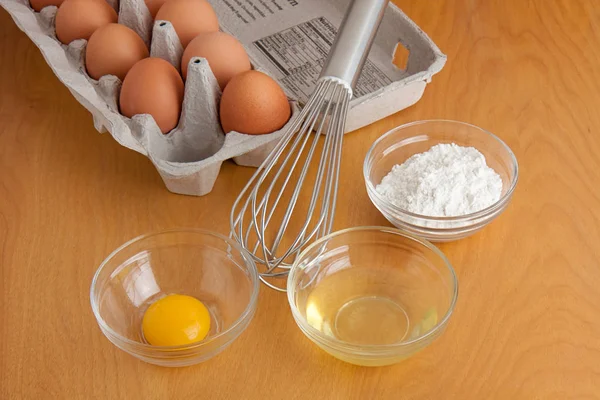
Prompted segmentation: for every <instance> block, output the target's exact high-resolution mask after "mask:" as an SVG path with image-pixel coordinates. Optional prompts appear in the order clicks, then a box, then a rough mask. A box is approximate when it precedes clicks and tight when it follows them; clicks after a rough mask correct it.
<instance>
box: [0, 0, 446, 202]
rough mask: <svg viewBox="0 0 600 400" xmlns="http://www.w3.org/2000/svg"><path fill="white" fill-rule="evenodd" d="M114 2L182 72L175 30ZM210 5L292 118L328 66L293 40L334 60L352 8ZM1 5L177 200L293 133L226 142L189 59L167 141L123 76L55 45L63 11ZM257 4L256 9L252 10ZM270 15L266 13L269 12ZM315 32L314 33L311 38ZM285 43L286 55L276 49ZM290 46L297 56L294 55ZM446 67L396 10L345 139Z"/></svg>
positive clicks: (234, 135) (284, 2) (212, 93)
mask: <svg viewBox="0 0 600 400" xmlns="http://www.w3.org/2000/svg"><path fill="white" fill-rule="evenodd" d="M107 2H108V3H109V4H110V5H111V6H112V7H113V8H115V10H117V11H118V15H119V20H118V22H119V23H121V24H123V25H126V26H128V27H129V28H131V29H133V30H134V31H135V32H137V33H138V34H139V35H140V37H141V38H142V39H143V40H144V42H145V43H146V44H147V45H148V47H149V49H150V55H151V56H153V57H160V58H163V59H165V60H167V61H169V62H170V63H171V64H172V65H174V66H175V67H176V68H177V69H179V68H180V60H181V56H182V53H183V48H182V46H181V44H180V42H179V39H178V37H177V34H176V33H175V30H174V28H173V26H172V25H171V24H170V23H169V22H168V21H160V20H156V21H153V20H152V17H151V15H150V12H149V10H148V9H147V7H146V5H145V3H144V1H143V0H121V1H120V2H118V1H117V0H107ZM210 3H211V4H212V5H213V8H214V9H215V12H216V13H217V16H218V18H219V22H220V26H221V29H222V30H223V31H225V32H227V33H230V34H232V35H234V36H236V37H237V38H238V39H239V40H240V41H241V42H242V44H243V45H244V47H245V48H246V50H247V52H248V55H249V57H250V60H251V63H252V66H253V68H254V69H256V70H260V71H262V72H265V73H267V74H269V75H271V76H272V77H274V78H275V79H277V80H278V81H279V83H280V84H281V85H282V87H283V89H284V91H285V92H286V94H287V95H288V98H289V100H290V105H291V107H292V119H293V118H294V117H295V116H296V115H297V114H298V112H299V110H300V108H301V105H302V103H303V102H304V101H305V100H306V98H307V96H308V94H309V93H310V91H311V85H314V83H315V81H316V77H317V76H318V75H317V74H318V69H320V66H321V65H320V64H322V61H323V59H322V58H319V57H314V55H313V54H312V53H314V51H312V53H311V52H310V51H306V46H305V45H303V46H301V47H298V48H293V46H294V44H293V43H291V42H290V41H289V40H288V39H289V38H292V37H294V35H296V36H298V35H316V36H314V38H316V39H314V38H313V39H311V38H310V37H309V39H310V40H311V41H312V42H314V45H315V46H316V47H317V48H318V49H319V50H320V51H321V52H322V53H326V51H323V50H324V49H323V48H324V47H326V45H330V44H331V40H332V38H333V36H334V35H335V27H336V26H339V23H340V22H341V18H342V16H343V11H344V9H345V7H346V6H347V4H348V1H347V0H333V1H329V2H327V1H325V2H323V1H321V0H297V1H296V0H294V1H291V0H273V1H272V2H270V3H268V2H264V1H258V0H246V2H244V3H243V2H239V1H231V0H212V1H210ZM0 5H2V7H3V8H5V9H6V10H7V11H8V13H9V14H10V15H11V16H12V18H13V20H14V21H15V23H16V24H17V26H18V27H19V28H20V29H21V30H22V31H24V32H25V33H26V34H27V35H28V36H29V37H30V39H31V40H32V41H33V42H34V43H35V44H36V46H37V47H38V48H39V49H40V50H41V52H42V55H43V56H44V58H45V59H46V61H47V62H48V64H49V65H50V67H51V68H52V70H53V71H54V73H55V74H56V75H57V77H58V78H59V79H60V80H61V82H62V83H63V84H65V86H67V88H68V89H69V90H70V91H71V93H72V94H73V96H74V97H75V98H76V99H77V100H78V101H79V102H80V103H81V104H82V105H83V106H84V107H85V108H86V109H87V110H89V111H90V112H91V113H92V115H93V119H94V126H95V127H96V129H97V130H98V131H99V132H105V131H109V132H110V134H111V135H112V136H113V138H114V139H115V140H116V141H117V142H119V143H120V144H121V145H123V146H125V147H128V148H130V149H132V150H134V151H137V152H139V153H141V154H144V155H145V156H147V157H148V158H149V159H150V160H151V161H152V163H153V164H154V166H155V167H156V169H157V170H158V172H159V173H160V175H161V177H162V179H163V181H164V183H165V185H166V187H167V188H168V190H170V191H171V192H174V193H179V194H186V195H197V196H201V195H205V194H207V193H209V192H210V191H211V190H212V188H213V185H214V183H215V181H216V179H217V176H218V174H219V170H220V167H221V164H222V163H223V162H224V161H225V160H228V159H233V161H234V162H235V163H237V164H238V165H243V166H251V167H257V166H259V165H260V164H261V163H262V162H263V161H264V159H265V158H266V157H267V155H268V154H269V152H270V151H271V150H272V149H273V147H274V146H275V145H276V143H277V141H278V140H279V139H280V138H281V136H282V134H283V132H284V131H285V129H286V128H287V126H288V125H289V124H290V122H288V124H286V126H284V127H283V128H282V129H281V130H279V131H277V132H273V133H270V134H266V135H246V134H243V133H239V132H230V133H227V134H225V133H224V132H223V130H222V129H221V125H220V123H219V117H218V104H219V99H220V96H221V90H220V88H219V85H218V84H217V81H216V79H215V77H214V75H213V73H212V71H211V70H210V67H209V65H208V62H207V61H206V60H205V59H203V58H199V57H196V58H192V60H190V64H189V67H188V68H189V69H188V76H187V80H186V84H185V94H184V101H183V107H182V114H181V117H180V121H179V124H178V126H177V127H176V128H175V129H174V130H172V131H171V132H169V133H168V134H162V133H161V131H160V129H159V128H158V126H157V124H156V123H155V121H154V119H153V118H152V117H151V116H150V115H136V116H134V117H133V118H127V117H125V116H123V115H121V114H120V113H119V108H118V94H119V91H120V87H121V82H120V80H119V79H118V78H117V77H115V76H111V75H109V76H104V77H102V78H101V79H100V80H98V81H96V80H94V79H92V78H91V77H89V76H88V74H87V72H86V70H85V46H86V44H87V41H85V40H76V41H73V42H72V43H70V44H69V45H63V44H62V43H60V42H59V41H58V40H57V39H56V35H55V31H54V17H55V14H56V10H57V8H56V7H55V6H49V7H45V8H44V9H42V11H41V12H39V13H36V12H34V11H33V10H32V9H31V7H30V6H29V3H28V1H27V0H0ZM248 5H254V8H251V9H248V8H247V7H248ZM261 7H266V9H262V11H263V12H261ZM273 10H274V11H273ZM269 11H270V12H272V13H273V15H271V17H270V18H267V17H265V15H264V14H269ZM244 13H247V14H244ZM261 15H262V17H261ZM256 16H258V18H256ZM252 17H254V20H252ZM306 27H309V28H310V29H309V30H308V31H307V30H306V29H305V28H306ZM315 27H316V28H315ZM319 29H321V30H320V31H319ZM313 31H314V32H313ZM306 32H308V33H306ZM307 37H308V36H307ZM281 38H284V40H283V42H282V40H281ZM286 38H287V39H286ZM319 41H320V42H319ZM312 42H310V43H312ZM281 43H284V45H283V46H284V47H282V48H277V46H279V44H281ZM307 43H309V42H308V41H307ZM288 45H290V46H291V47H292V48H288V47H286V46H288ZM399 45H402V46H403V47H405V48H406V49H408V51H409V52H410V53H409V56H408V63H407V67H406V68H405V69H399V68H396V67H395V66H394V65H393V64H392V62H391V59H392V56H393V54H394V53H395V51H396V48H397V46H399ZM267 47H268V49H267ZM299 49H300V50H299ZM325 50H327V49H325ZM286 51H288V52H290V51H291V52H295V53H294V57H288V58H286V56H285V52H286ZM298 51H300V53H298ZM301 51H305V54H304V57H305V59H306V60H304V61H303V64H302V65H299V66H295V65H294V62H296V61H297V58H302V57H300V56H302V55H303V54H302V53H301ZM309 53H310V54H309ZM325 55H326V54H322V57H325ZM445 61H446V56H445V55H443V54H442V53H441V52H440V51H439V49H438V48H437V47H436V46H435V44H434V43H433V42H432V41H431V40H430V39H429V38H428V37H427V35H426V34H425V33H423V32H422V31H421V30H420V29H419V28H418V27H417V26H416V25H415V24H414V23H413V22H412V21H411V20H410V19H409V18H408V17H407V16H406V15H405V14H404V13H402V11H400V10H399V9H398V8H397V7H395V6H394V5H390V7H389V9H388V10H387V12H386V15H385V17H384V20H383V22H382V25H381V27H380V30H379V33H378V35H377V37H376V39H375V44H374V46H373V49H372V51H371V53H370V55H369V61H368V62H367V66H366V68H365V70H366V72H363V75H362V76H361V79H362V80H363V82H362V83H361V81H359V87H358V89H357V93H360V91H361V90H362V92H364V93H363V95H362V96H360V97H356V98H354V99H353V100H352V102H351V104H350V110H349V114H348V119H347V123H346V132H349V131H352V130H355V129H358V128H360V127H362V126H365V125H368V124H370V123H372V122H374V121H376V120H379V119H381V118H383V117H385V116H387V115H390V114H393V113H395V112H397V111H399V110H401V109H403V108H406V107H408V106H410V105H412V104H414V103H416V102H417V101H418V100H419V99H420V98H421V96H422V94H423V91H424V89H425V86H426V84H427V83H429V82H430V80H431V77H432V76H433V75H434V74H435V73H437V72H438V71H440V70H441V69H442V67H443V66H444V64H445ZM311 63H312V64H311ZM363 78H364V79H363ZM384 78H385V79H384ZM361 85H362V86H361Z"/></svg>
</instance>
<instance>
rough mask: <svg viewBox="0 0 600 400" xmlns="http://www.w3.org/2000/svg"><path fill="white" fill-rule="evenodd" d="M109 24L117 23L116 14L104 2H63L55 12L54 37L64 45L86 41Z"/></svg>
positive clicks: (89, 0) (75, 0)
mask: <svg viewBox="0 0 600 400" xmlns="http://www.w3.org/2000/svg"><path fill="white" fill-rule="evenodd" d="M111 22H117V13H116V12H115V10H114V9H113V8H112V7H111V6H109V5H108V3H107V2H106V1H104V0H64V2H63V3H62V4H61V5H60V7H59V8H58V11H57V12H56V19H55V23H56V37H57V38H58V40H60V41H61V42H62V43H64V44H69V43H71V42H72V41H73V40H76V39H86V40H87V39H89V38H90V36H92V33H94V31H95V30H96V29H98V28H100V27H102V26H104V25H107V24H110V23H111Z"/></svg>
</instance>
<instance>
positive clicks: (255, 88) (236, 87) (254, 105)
mask: <svg viewBox="0 0 600 400" xmlns="http://www.w3.org/2000/svg"><path fill="white" fill-rule="evenodd" d="M290 115H291V109H290V104H289V103H288V99H287V97H286V96H285V93H284V92H283V90H282V89H281V87H280V86H279V85H278V84H277V82H275V80H273V79H272V78H271V77H269V76H268V75H266V74H263V73H262V72H258V71H246V72H242V73H241V74H238V75H236V76H234V77H233V79H231V80H230V81H229V83H228V84H227V86H226V87H225V90H224V91H223V95H222V96H221V106H220V118H221V126H222V127H223V131H225V133H228V132H231V131H236V132H240V133H247V134H250V135H261V134H265V133H271V132H275V131H276V130H279V129H281V128H282V127H283V126H284V125H285V124H286V122H287V121H288V120H289V119H290Z"/></svg>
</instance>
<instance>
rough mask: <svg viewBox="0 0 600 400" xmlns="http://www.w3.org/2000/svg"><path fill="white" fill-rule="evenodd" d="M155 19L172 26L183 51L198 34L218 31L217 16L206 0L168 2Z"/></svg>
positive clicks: (171, 0) (175, 0)
mask: <svg viewBox="0 0 600 400" xmlns="http://www.w3.org/2000/svg"><path fill="white" fill-rule="evenodd" d="M155 19H157V20H163V21H169V22H170V23H171V24H173V27H174V28H175V32H177V36H179V41H180V42H181V45H182V46H183V48H184V49H185V47H186V46H187V45H188V43H189V42H191V41H192V39H193V38H195V37H196V36H198V35H199V34H201V33H206V32H216V31H218V30H219V21H218V20H217V14H215V11H214V10H213V8H212V6H211V5H210V4H209V3H208V2H207V1H206V0H169V1H167V2H166V3H165V4H163V5H162V7H161V8H160V10H158V12H157V13H156V18H155Z"/></svg>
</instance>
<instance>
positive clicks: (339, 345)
mask: <svg viewBox="0 0 600 400" xmlns="http://www.w3.org/2000/svg"><path fill="white" fill-rule="evenodd" d="M366 231H378V232H382V233H391V234H394V235H398V236H403V237H404V238H407V239H410V240H413V241H415V242H417V243H419V244H421V245H422V246H424V247H426V248H427V249H428V250H430V251H432V252H433V253H434V254H436V255H437V256H438V257H439V258H440V259H441V260H442V262H443V263H444V265H445V266H446V268H447V269H448V271H449V272H450V277H451V283H452V285H453V286H454V287H453V290H452V292H451V296H452V298H451V300H450V304H449V305H448V310H447V311H446V313H445V314H444V317H443V318H442V319H440V320H439V321H438V323H437V324H436V325H435V326H434V327H433V328H432V329H430V330H429V331H427V332H426V333H425V334H424V335H421V336H419V337H416V338H414V339H411V340H408V341H405V342H398V343H392V344H361V345H358V344H352V343H349V342H345V341H342V340H339V339H333V338H331V337H330V336H327V335H324V334H323V333H322V332H321V331H319V330H318V329H316V328H314V327H313V326H311V325H310V324H309V323H308V322H307V321H306V318H305V317H303V316H302V314H301V313H300V311H299V310H298V307H297V306H296V303H295V301H294V294H295V290H293V280H294V276H295V275H296V271H297V270H298V269H299V268H300V263H301V261H302V260H303V259H304V258H305V257H306V255H307V254H308V252H310V251H312V250H313V249H314V248H315V247H318V246H320V245H321V244H322V243H323V242H326V241H328V240H330V239H332V238H334V237H336V236H340V235H343V234H346V233H353V232H366ZM286 287H287V298H288V302H289V304H290V308H291V310H292V315H293V316H294V319H295V320H296V322H297V323H298V325H299V326H300V329H301V330H302V331H303V332H305V334H308V335H314V336H316V338H317V339H318V340H320V341H322V342H324V343H326V344H327V345H328V346H329V347H333V348H336V349H337V350H341V351H346V352H352V353H353V354H356V355H363V356H373V355H382V354H388V353H395V352H396V351H397V350H398V349H402V348H405V347H407V346H412V345H414V344H416V343H419V342H422V341H424V340H425V339H427V338H429V337H431V336H434V335H435V334H437V333H438V332H440V331H442V330H443V329H444V327H445V326H446V325H447V323H448V320H449V319H450V317H451V316H452V314H453V312H454V308H455V306H456V302H457V300H458V278H457V276H456V272H455V271H454V268H453V267H452V264H451V263H450V261H449V260H448V258H447V257H446V256H445V255H444V253H442V251H441V250H440V249H438V248H437V247H436V246H435V245H433V244H432V243H431V242H429V241H428V240H426V239H423V238H421V237H419V236H417V235H413V234H412V233H410V232H408V231H406V230H402V229H398V228H392V227H388V226H375V225H371V226H357V227H352V228H346V229H342V230H339V231H335V232H332V233H330V234H328V235H326V236H323V237H322V238H320V239H319V240H317V241H315V242H313V243H312V244H311V245H309V246H308V247H306V248H305V249H304V250H303V251H302V253H300V255H299V256H298V257H296V260H295V261H294V264H293V265H292V268H291V269H290V272H289V275H288V279H287V285H286Z"/></svg>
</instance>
